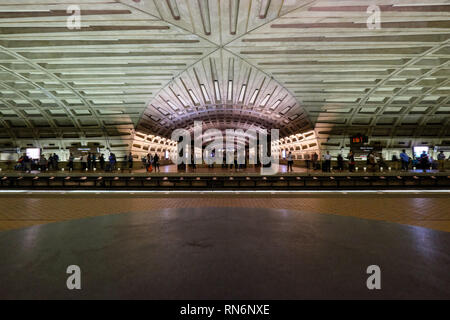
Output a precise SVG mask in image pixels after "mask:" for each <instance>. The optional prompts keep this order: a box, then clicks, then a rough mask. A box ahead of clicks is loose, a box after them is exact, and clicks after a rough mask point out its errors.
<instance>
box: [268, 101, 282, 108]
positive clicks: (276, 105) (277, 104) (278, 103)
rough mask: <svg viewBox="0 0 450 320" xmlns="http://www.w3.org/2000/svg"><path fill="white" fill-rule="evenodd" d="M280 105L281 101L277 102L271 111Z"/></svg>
mask: <svg viewBox="0 0 450 320" xmlns="http://www.w3.org/2000/svg"><path fill="white" fill-rule="evenodd" d="M280 103H281V100H277V102H275V103H274V104H273V106H272V107H271V108H270V109H272V110H275V109H276V108H277V107H278V106H279V105H280Z"/></svg>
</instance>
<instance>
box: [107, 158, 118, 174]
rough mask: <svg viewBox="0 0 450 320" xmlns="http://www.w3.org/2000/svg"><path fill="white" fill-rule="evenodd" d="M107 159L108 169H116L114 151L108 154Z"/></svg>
mask: <svg viewBox="0 0 450 320" xmlns="http://www.w3.org/2000/svg"><path fill="white" fill-rule="evenodd" d="M108 160H109V169H110V171H111V172H113V171H114V170H115V169H116V162H117V159H116V155H115V154H114V153H111V154H110V155H109V159H108Z"/></svg>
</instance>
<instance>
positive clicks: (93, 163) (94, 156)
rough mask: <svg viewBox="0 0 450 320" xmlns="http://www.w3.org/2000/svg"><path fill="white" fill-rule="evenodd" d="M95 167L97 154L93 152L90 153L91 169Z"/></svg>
mask: <svg viewBox="0 0 450 320" xmlns="http://www.w3.org/2000/svg"><path fill="white" fill-rule="evenodd" d="M94 169H97V156H96V154H95V153H93V154H92V170H94Z"/></svg>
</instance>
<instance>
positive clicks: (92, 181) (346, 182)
mask: <svg viewBox="0 0 450 320" xmlns="http://www.w3.org/2000/svg"><path fill="white" fill-rule="evenodd" d="M449 187H450V172H439V171H431V170H427V171H425V172H423V171H422V170H415V171H408V172H402V171H385V172H364V171H358V172H352V173H350V172H331V173H324V172H322V171H314V170H307V169H305V168H294V172H287V170H286V166H280V170H279V172H278V173H276V174H274V175H262V174H261V171H260V169H255V168H251V169H245V170H244V169H243V170H235V169H218V168H214V169H209V168H199V169H197V170H195V171H193V170H186V171H177V170H176V167H175V166H165V167H162V168H161V172H151V173H149V172H145V170H143V169H142V170H133V171H132V172H130V171H128V170H125V171H123V170H121V171H116V172H108V173H106V172H100V171H96V172H92V171H90V172H81V171H75V172H68V171H64V172H63V171H57V172H43V173H41V172H38V171H37V172H30V173H23V172H17V171H2V172H0V189H23V188H27V189H38V190H39V189H41V190H44V189H99V190H101V189H104V190H112V189H145V190H198V189H203V190H230V189H237V190H327V189H330V190H339V189H376V188H387V189H405V188H406V189H408V188H413V189H417V188H427V189H428V188H431V189H445V188H449Z"/></svg>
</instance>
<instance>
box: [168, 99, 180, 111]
mask: <svg viewBox="0 0 450 320" xmlns="http://www.w3.org/2000/svg"><path fill="white" fill-rule="evenodd" d="M166 102H167V104H168V105H169V106H170V107H171V108H172V109H173V110H175V111H177V110H178V109H179V108H178V107H177V106H176V105H174V104H173V103H172V102H171V101H169V100H167V101H166Z"/></svg>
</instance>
